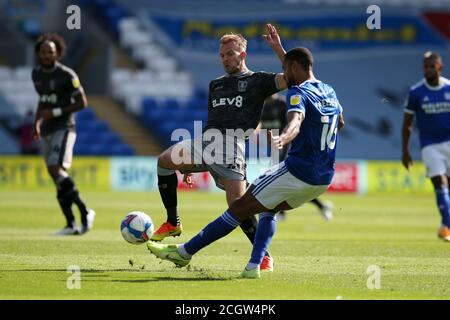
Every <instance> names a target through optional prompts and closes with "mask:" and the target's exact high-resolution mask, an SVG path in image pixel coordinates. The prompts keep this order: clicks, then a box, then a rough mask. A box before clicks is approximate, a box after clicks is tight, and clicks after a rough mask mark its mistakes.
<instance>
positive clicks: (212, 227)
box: [184, 210, 239, 255]
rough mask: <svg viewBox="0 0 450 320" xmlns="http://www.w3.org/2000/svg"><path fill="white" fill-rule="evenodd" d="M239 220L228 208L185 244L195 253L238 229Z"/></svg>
mask: <svg viewBox="0 0 450 320" xmlns="http://www.w3.org/2000/svg"><path fill="white" fill-rule="evenodd" d="M238 225H239V221H238V220H237V219H236V218H235V217H234V216H233V214H232V213H231V212H229V211H228V210H227V211H225V212H224V213H223V214H222V215H221V216H220V217H218V218H217V219H216V220H214V221H213V222H211V223H210V224H208V225H207V226H206V227H205V228H204V229H203V230H202V231H200V233H198V234H197V235H196V236H195V237H193V238H192V239H191V240H189V241H188V242H186V243H185V244H184V249H185V250H186V252H187V253H188V254H191V255H193V254H195V253H197V251H200V250H201V249H203V248H204V247H206V246H207V245H209V244H211V243H213V242H214V241H216V240H218V239H220V238H222V237H225V236H226V235H227V234H229V233H230V232H231V231H233V230H234V229H236V227H237V226H238Z"/></svg>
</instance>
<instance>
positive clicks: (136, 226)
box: [120, 211, 154, 244]
mask: <svg viewBox="0 0 450 320" xmlns="http://www.w3.org/2000/svg"><path fill="white" fill-rule="evenodd" d="M153 230H154V225H153V221H152V219H151V218H150V217H149V216H148V215H147V214H145V213H144V212H141V211H132V212H129V213H127V215H126V216H125V218H123V220H122V222H121V224H120V232H121V233H122V237H123V238H124V239H125V241H127V242H129V243H132V244H142V243H144V242H147V241H148V239H150V238H151V237H152V234H153Z"/></svg>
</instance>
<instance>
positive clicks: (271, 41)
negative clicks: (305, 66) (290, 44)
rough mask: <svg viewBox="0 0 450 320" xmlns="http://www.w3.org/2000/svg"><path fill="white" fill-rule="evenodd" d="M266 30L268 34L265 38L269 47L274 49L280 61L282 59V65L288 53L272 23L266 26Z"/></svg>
mask: <svg viewBox="0 0 450 320" xmlns="http://www.w3.org/2000/svg"><path fill="white" fill-rule="evenodd" d="M266 28H267V34H264V35H263V37H264V39H265V40H266V43H267V44H268V45H269V47H270V48H272V50H273V51H274V52H275V53H276V54H277V56H278V59H280V61H281V63H283V61H284V55H285V54H286V51H285V50H284V48H283V45H282V44H281V39H280V36H279V35H278V32H277V29H276V28H275V27H274V26H273V25H271V24H270V23H268V24H266Z"/></svg>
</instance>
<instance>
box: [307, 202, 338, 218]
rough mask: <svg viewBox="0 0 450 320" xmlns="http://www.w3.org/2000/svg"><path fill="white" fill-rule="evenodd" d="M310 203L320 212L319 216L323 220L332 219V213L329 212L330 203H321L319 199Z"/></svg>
mask: <svg viewBox="0 0 450 320" xmlns="http://www.w3.org/2000/svg"><path fill="white" fill-rule="evenodd" d="M310 202H311V203H312V204H313V205H315V206H316V207H317V208H318V209H319V210H320V214H321V215H322V217H323V218H324V219H325V220H327V221H328V220H331V219H333V212H332V211H331V209H332V207H333V205H332V203H331V202H329V201H326V202H323V201H321V200H320V199H319V198H316V199H312V200H311V201H310Z"/></svg>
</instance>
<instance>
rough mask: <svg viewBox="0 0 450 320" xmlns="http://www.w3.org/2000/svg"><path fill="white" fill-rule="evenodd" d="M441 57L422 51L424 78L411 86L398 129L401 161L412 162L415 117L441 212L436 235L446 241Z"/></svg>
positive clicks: (448, 209) (448, 140) (449, 230)
mask: <svg viewBox="0 0 450 320" xmlns="http://www.w3.org/2000/svg"><path fill="white" fill-rule="evenodd" d="M441 73H442V58H441V57H440V56H439V55H438V54H436V53H432V52H429V51H428V52H426V53H425V55H424V58H423V74H424V79H422V80H421V81H419V82H418V83H416V84H415V85H414V86H412V87H411V89H410V91H409V95H408V97H407V99H406V105H405V113H404V118H403V130H402V163H403V165H404V166H405V168H406V169H408V170H409V167H410V166H411V165H412V158H411V155H410V152H409V140H410V136H411V132H412V129H413V120H414V118H416V119H417V127H418V129H419V140H420V147H421V149H422V160H423V162H424V163H425V166H426V170H427V176H428V177H429V178H430V179H431V182H432V183H433V187H434V192H435V195H436V202H437V205H438V209H439V212H440V214H441V218H442V219H441V226H440V228H439V230H438V237H439V238H441V239H442V240H444V241H450V198H449V192H448V182H449V179H450V178H449V177H450V81H449V80H448V79H446V78H444V77H442V76H441Z"/></svg>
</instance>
